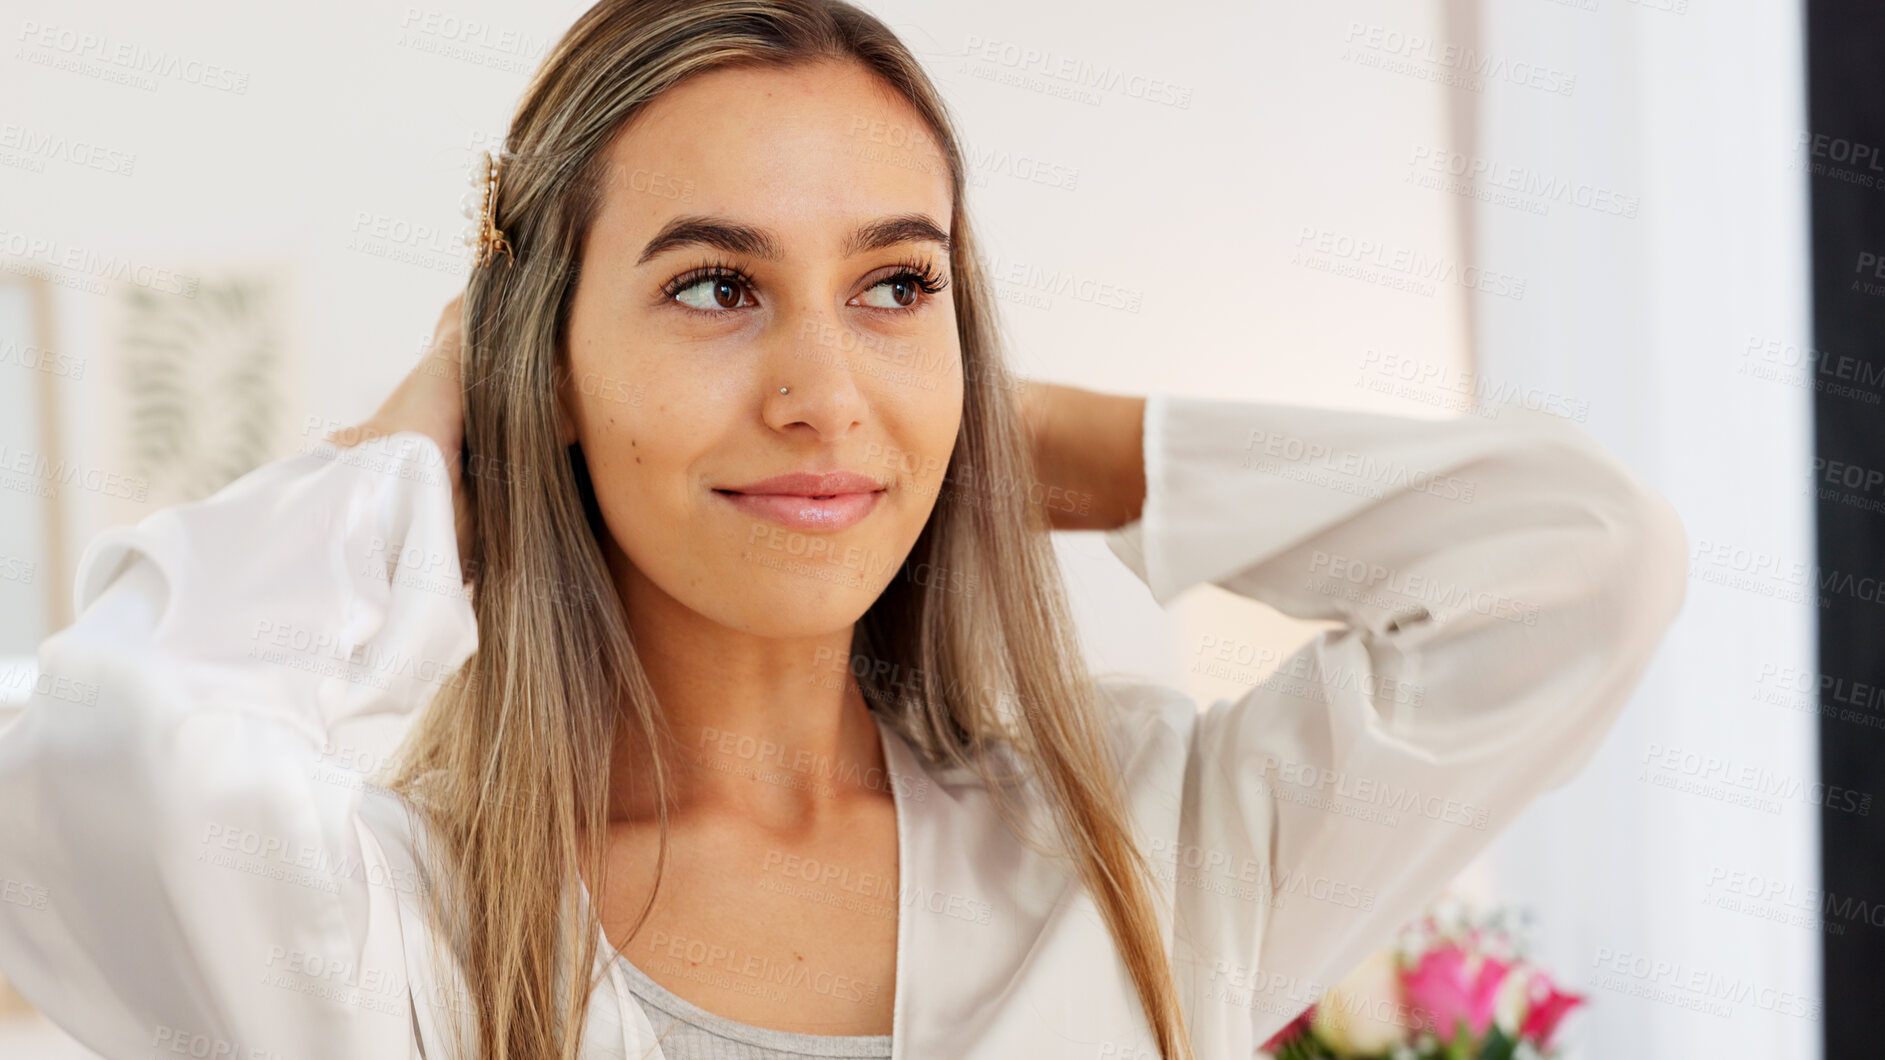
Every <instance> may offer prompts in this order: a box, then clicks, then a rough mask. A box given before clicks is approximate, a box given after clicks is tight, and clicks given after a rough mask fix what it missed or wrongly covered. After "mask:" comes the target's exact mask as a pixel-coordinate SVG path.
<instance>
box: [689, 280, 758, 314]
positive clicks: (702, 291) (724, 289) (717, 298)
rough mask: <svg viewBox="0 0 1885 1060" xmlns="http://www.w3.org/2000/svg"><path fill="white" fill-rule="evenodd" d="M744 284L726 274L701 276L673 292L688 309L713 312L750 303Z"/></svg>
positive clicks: (737, 307)
mask: <svg viewBox="0 0 1885 1060" xmlns="http://www.w3.org/2000/svg"><path fill="white" fill-rule="evenodd" d="M746 294H747V290H746V285H745V284H743V283H741V282H740V281H738V280H735V279H733V278H731V277H727V276H703V277H701V278H700V279H698V280H695V281H694V282H693V283H690V284H688V285H687V286H685V287H683V288H681V289H680V290H678V291H676V292H674V298H675V300H676V301H678V302H680V303H681V304H682V305H684V306H686V307H688V308H689V309H699V310H702V311H703V312H709V313H711V312H714V311H716V310H721V309H739V308H740V307H741V306H743V305H750V304H751V303H750V302H748V301H747V300H746Z"/></svg>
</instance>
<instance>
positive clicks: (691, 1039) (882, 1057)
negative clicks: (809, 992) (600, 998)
mask: <svg viewBox="0 0 1885 1060" xmlns="http://www.w3.org/2000/svg"><path fill="white" fill-rule="evenodd" d="M617 960H619V961H621V964H622V973H623V974H624V975H625V976H626V977H627V979H628V990H629V993H631V994H634V995H635V999H636V1000H638V1001H640V1002H641V1003H642V1007H643V1009H644V1010H646V1011H647V1013H648V1022H649V1023H650V1024H652V1025H653V1027H654V1031H655V1037H656V1039H657V1040H659V1041H660V1043H661V1052H662V1055H664V1056H666V1057H667V1058H668V1060H805V1058H807V1057H821V1058H822V1057H829V1058H833V1060H856V1058H859V1057H865V1058H871V1060H889V1057H890V1035H888V1034H794V1033H792V1032H790V1031H775V1030H769V1029H767V1028H765V1027H754V1026H752V1025H750V1024H746V1023H740V1022H738V1021H737V1020H730V1019H727V1018H726V1017H725V1016H716V1015H714V1014H713V1013H711V1012H708V1011H707V1010H706V1009H704V1008H701V1007H700V1006H699V1005H696V1004H694V1003H693V1002H690V1001H688V1000H687V999H686V998H683V997H681V996H680V995H678V994H676V993H674V992H673V991H671V990H669V989H668V988H667V987H664V986H662V985H661V984H660V983H657V982H655V981H654V980H653V979H650V978H648V975H647V973H646V972H643V971H642V970H641V969H640V968H637V967H635V964H634V962H633V961H630V960H628V959H627V958H626V957H618V958H617ZM663 1016H665V1017H667V1018H666V1019H663V1018H662V1017H663Z"/></svg>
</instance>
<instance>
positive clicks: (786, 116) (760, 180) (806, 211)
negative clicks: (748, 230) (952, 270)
mask: <svg viewBox="0 0 1885 1060" xmlns="http://www.w3.org/2000/svg"><path fill="white" fill-rule="evenodd" d="M605 166H606V172H607V180H606V183H605V185H604V191H603V195H602V208H601V211H600V214H599V216H598V217H597V219H596V223H597V226H598V228H604V229H613V230H614V232H613V234H615V235H619V236H624V237H628V236H632V235H634V234H642V235H646V234H651V233H653V232H654V231H655V230H656V229H657V228H659V227H660V226H661V225H663V224H665V223H666V222H667V221H668V220H670V219H671V218H673V217H675V216H677V215H680V214H709V215H717V216H724V217H727V218H730V219H733V220H737V221H739V222H742V223H745V224H750V225H755V226H759V227H765V228H770V229H774V230H776V231H778V232H779V234H780V237H781V239H782V241H783V242H784V243H786V244H787V245H788V251H789V250H790V247H791V245H793V244H800V245H803V244H802V243H801V241H804V240H813V241H816V242H817V243H819V244H821V245H820V246H818V247H816V248H815V249H821V250H822V249H831V248H827V247H824V246H822V244H823V243H827V242H828V243H830V244H831V245H832V247H833V248H835V246H836V245H837V242H838V241H839V240H840V239H841V238H842V237H843V236H844V235H847V234H849V232H850V231H851V229H852V228H853V227H854V226H855V225H856V224H857V223H858V222H860V221H863V220H869V219H873V218H878V217H884V216H889V215H894V214H908V213H926V214H928V215H929V216H931V217H933V218H935V219H936V221H937V223H938V224H940V225H942V226H943V227H944V229H945V230H947V229H948V228H949V226H950V225H951V223H952V221H951V216H950V181H949V172H948V167H947V164H946V163H945V162H944V161H943V157H942V154H941V151H940V150H939V148H938V146H937V144H936V138H935V135H934V133H932V132H931V131H930V130H929V128H928V126H927V125H926V124H925V123H924V121H923V119H922V118H921V117H920V116H919V115H918V114H917V112H916V110H915V108H913V107H912V106H910V104H909V103H908V102H907V101H905V100H904V99H903V97H902V96H900V95H899V94H898V93H897V92H896V91H895V90H894V89H892V88H890V87H889V86H888V85H887V84H885V83H884V82H883V81H881V80H879V79H878V78H877V77H876V76H875V75H873V74H872V73H870V72H869V71H868V70H866V69H864V68H863V67H862V66H861V65H859V64H856V63H850V62H844V63H818V64H811V65H798V66H790V67H753V68H741V69H723V70H712V71H708V72H706V73H702V74H697V75H694V76H693V77H690V78H688V79H687V80H685V81H683V82H682V83H681V84H679V85H677V86H675V87H674V88H672V89H670V90H668V91H667V92H666V93H664V94H662V96H661V97H660V98H659V99H657V100H655V102H653V103H652V104H650V105H649V106H648V108H647V109H646V110H644V111H642V113H641V114H639V115H637V117H636V119H635V121H634V122H632V123H631V124H630V125H629V126H628V127H627V128H625V129H624V130H623V131H622V132H621V133H620V134H618V135H617V136H616V138H615V140H614V142H613V143H611V144H610V145H609V147H608V149H607V157H606V159H605ZM596 235H598V236H600V237H603V238H607V235H606V234H605V233H604V232H601V231H598V232H597V233H596Z"/></svg>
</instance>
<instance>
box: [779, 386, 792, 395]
mask: <svg viewBox="0 0 1885 1060" xmlns="http://www.w3.org/2000/svg"><path fill="white" fill-rule="evenodd" d="M790 389H792V388H791V387H789V386H782V387H780V388H779V393H781V394H783V393H785V392H786V391H788V390H790Z"/></svg>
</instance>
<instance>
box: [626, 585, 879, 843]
mask: <svg viewBox="0 0 1885 1060" xmlns="http://www.w3.org/2000/svg"><path fill="white" fill-rule="evenodd" d="M611 559H612V561H613V562H612V564H611V565H612V566H613V567H614V568H615V581H616V585H617V589H618V591H619V592H620V593H621V596H622V602H623V606H624V609H625V611H626V612H627V615H628V624H629V631H630V635H631V636H632V637H633V638H634V643H635V653H636V655H637V656H638V657H639V659H640V660H641V665H642V669H643V671H644V672H645V673H646V674H647V676H648V682H649V686H650V687H651V688H652V689H653V691H654V694H655V699H656V712H657V714H658V716H659V717H661V718H663V719H665V721H666V725H667V728H668V730H669V732H670V733H671V734H672V736H673V741H672V743H671V744H668V745H667V746H668V747H669V751H668V752H667V760H668V762H669V763H671V765H672V769H671V771H670V774H669V776H670V777H671V779H672V786H671V790H672V794H673V799H674V801H673V802H672V803H671V804H670V805H671V813H673V814H674V815H675V819H677V820H681V821H685V820H689V819H700V818H704V817H711V816H717V815H720V814H734V815H737V816H738V819H740V820H741V821H745V822H749V823H752V824H756V825H760V826H762V827H769V828H778V829H781V830H788V831H793V830H799V829H803V828H808V827H811V826H815V825H817V824H819V823H822V822H827V821H832V820H836V819H838V818H839V816H840V815H842V814H843V813H845V812H847V811H849V810H850V809H852V808H853V807H854V806H855V805H856V804H857V803H858V801H859V798H860V797H862V798H864V799H870V798H873V797H874V798H884V797H887V796H888V792H889V786H888V772H887V769H886V766H887V763H886V762H885V761H884V755H883V745H882V742H881V740H880V738H879V736H878V731H877V725H876V722H875V720H874V719H873V718H872V717H871V714H870V711H869V709H868V707H867V705H866V703H865V701H864V697H863V695H862V693H861V692H860V691H859V689H858V686H857V683H856V681H855V680H853V679H852V678H851V676H850V674H849V669H848V665H847V664H848V662H849V659H850V654H851V636H852V627H851V626H845V627H843V628H840V629H835V630H831V631H829V632H826V633H820V634H816V635H811V636H805V637H798V638H790V639H782V638H776V637H761V636H756V635H754V634H751V633H747V632H743V631H741V630H737V629H732V628H729V627H727V626H724V625H721V624H719V623H717V622H715V621H713V620H712V619H710V618H708V617H706V616H704V615H701V614H700V613H699V612H697V611H694V610H692V609H691V608H688V607H687V606H685V605H684V604H682V603H681V602H680V601H678V600H675V599H674V598H673V597H672V596H669V595H668V594H667V593H666V592H663V591H662V590H661V589H660V588H659V587H658V586H656V585H655V584H654V583H653V582H651V581H649V580H648V579H647V577H646V576H645V575H643V574H642V573H641V572H640V571H639V570H637V569H635V567H634V565H633V564H631V563H628V562H626V561H625V560H623V559H620V558H618V557H611ZM617 731H618V738H617V740H616V748H615V753H614V759H613V768H612V770H611V783H610V803H611V806H612V807H614V809H613V811H612V814H611V816H612V817H614V818H615V819H618V820H628V821H632V822H643V821H654V820H656V819H657V818H658V816H659V814H658V811H657V809H656V801H655V791H654V785H653V783H652V779H651V778H650V777H649V776H648V742H647V740H646V738H645V736H644V734H643V732H642V729H641V725H640V723H639V721H637V720H636V718H635V717H634V715H633V713H632V711H630V710H629V709H628V708H626V707H624V712H623V715H622V717H621V719H620V721H619V722H618V724H617Z"/></svg>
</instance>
